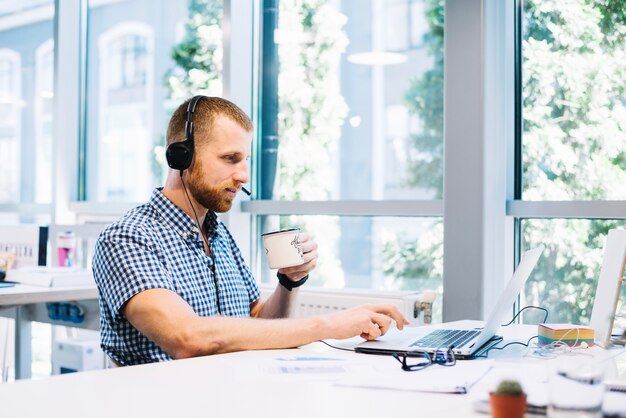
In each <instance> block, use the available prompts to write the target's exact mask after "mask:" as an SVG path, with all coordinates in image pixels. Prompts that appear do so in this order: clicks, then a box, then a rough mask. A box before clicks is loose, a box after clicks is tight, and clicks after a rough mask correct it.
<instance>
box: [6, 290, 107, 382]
mask: <svg viewBox="0 0 626 418" xmlns="http://www.w3.org/2000/svg"><path fill="white" fill-rule="evenodd" d="M66 301H81V305H82V306H83V308H84V309H85V320H84V321H83V322H82V323H80V324H75V323H72V322H65V321H52V320H50V319H49V318H48V312H47V309H46V303H49V302H66ZM97 301H98V289H97V288H96V287H95V286H72V287H50V288H47V287H38V286H27V285H21V284H16V285H15V286H13V287H6V288H0V316H4V317H8V318H14V319H15V378H16V379H27V378H30V377H31V361H32V358H31V322H32V321H36V322H46V323H51V324H55V325H65V326H70V327H79V328H88V329H93V330H99V329H100V328H99V327H100V323H99V320H98V318H99V308H98V302H97Z"/></svg>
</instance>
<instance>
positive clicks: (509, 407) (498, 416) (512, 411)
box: [489, 392, 526, 418]
mask: <svg viewBox="0 0 626 418" xmlns="http://www.w3.org/2000/svg"><path fill="white" fill-rule="evenodd" d="M489 403H490V404H491V416H492V417H493V418H523V417H524V413H525V412H526V395H520V396H511V395H498V394H496V393H494V392H491V393H490V394H489Z"/></svg>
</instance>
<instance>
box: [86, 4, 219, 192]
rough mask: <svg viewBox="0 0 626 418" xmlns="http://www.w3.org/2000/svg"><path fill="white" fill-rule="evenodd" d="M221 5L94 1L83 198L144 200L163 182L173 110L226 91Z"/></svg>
mask: <svg viewBox="0 0 626 418" xmlns="http://www.w3.org/2000/svg"><path fill="white" fill-rule="evenodd" d="M221 3H222V2H221V1H216V0H212V1H209V2H207V1H199V0H193V1H187V0H178V1H167V0H158V1H156V2H155V1H149V0H122V1H108V2H102V1H99V0H90V1H89V3H88V4H89V8H88V27H89V30H88V38H87V51H88V57H87V74H86V79H87V87H86V96H87V108H86V114H87V118H86V121H87V122H86V138H85V140H86V147H85V149H86V157H87V158H86V161H87V163H86V166H85V167H84V168H83V171H84V172H85V173H86V187H85V189H84V190H83V191H82V192H81V194H82V195H81V196H80V197H81V198H82V199H84V200H88V201H97V202H116V201H117V202H141V201H145V200H146V199H147V198H148V197H149V196H150V193H151V191H152V189H153V188H154V187H156V186H160V185H162V184H163V181H164V178H165V173H166V171H165V169H166V166H165V160H164V144H165V130H166V127H167V122H168V120H169V116H170V114H171V112H172V111H173V110H174V108H175V107H177V106H178V105H179V104H180V103H181V102H182V101H183V100H184V99H186V98H187V97H189V96H191V95H194V94H199V93H204V94H214V95H215V94H217V95H219V94H221V88H220V86H219V84H220V70H221V43H222V31H221V28H220V23H221V12H222V4H221Z"/></svg>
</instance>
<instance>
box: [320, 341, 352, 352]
mask: <svg viewBox="0 0 626 418" xmlns="http://www.w3.org/2000/svg"><path fill="white" fill-rule="evenodd" d="M319 342H321V343H324V344H326V345H327V346H329V347H330V348H334V349H335V350H343V351H352V352H354V351H356V350H355V349H354V348H343V347H335V346H334V345H332V344H328V343H327V342H326V341H324V340H319Z"/></svg>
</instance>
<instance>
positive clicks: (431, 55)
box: [247, 0, 443, 291]
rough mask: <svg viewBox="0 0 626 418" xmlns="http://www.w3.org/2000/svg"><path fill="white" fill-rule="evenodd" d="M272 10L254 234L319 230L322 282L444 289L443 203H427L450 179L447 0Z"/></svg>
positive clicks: (315, 279)
mask: <svg viewBox="0 0 626 418" xmlns="http://www.w3.org/2000/svg"><path fill="white" fill-rule="evenodd" d="M262 15H263V21H262V26H263V29H262V33H263V34H264V35H263V38H262V40H261V45H262V47H261V64H262V65H261V69H260V72H261V77H260V91H261V94H260V98H259V122H260V124H259V126H260V129H259V132H258V134H259V137H258V138H259V139H258V141H257V146H256V150H257V152H256V153H255V154H256V160H255V167H256V178H257V180H258V184H257V185H256V192H257V198H258V199H261V200H262V202H258V201H255V202H252V204H250V205H249V206H248V208H247V210H249V211H250V212H252V213H253V214H254V215H255V216H257V218H256V219H257V226H258V229H257V232H258V234H257V235H260V233H263V232H266V231H269V230H274V229H278V228H284V227H287V226H298V227H300V228H302V229H304V230H306V231H307V232H309V233H310V234H311V235H313V236H314V238H315V240H316V241H317V242H318V243H319V246H320V251H321V253H322V254H323V257H320V260H319V267H318V268H317V269H316V271H315V273H314V274H313V276H312V279H311V281H312V283H313V284H314V285H319V286H329V287H360V288H372V289H423V288H431V289H436V290H439V291H440V290H441V262H442V257H443V254H442V252H443V251H442V240H443V225H442V222H441V215H442V213H441V210H440V209H439V210H434V211H430V210H428V209H425V208H426V207H434V206H437V205H440V203H441V201H440V200H439V199H441V198H442V189H443V180H442V178H443V2H442V1H425V0H424V1H408V0H400V1H399V0H388V1H342V2H334V1H327V2H325V1H321V2H320V1H294V0H281V1H279V2H278V9H277V10H276V9H271V8H267V9H264V10H263V13H262ZM399 16H401V18H402V19H401V21H400V22H398V18H399ZM364 28H367V30H365V29H364ZM420 204H424V205H423V206H420ZM429 205H430V206H429ZM277 212H278V213H289V214H291V215H292V216H284V217H278V216H268V215H270V214H271V213H277ZM298 215H317V216H298ZM424 216H427V217H424ZM430 216H434V218H430ZM257 244H260V242H259V243H257ZM257 262H258V263H259V264H257V266H259V265H262V264H261V263H263V262H264V260H263V257H260V258H258V259H257ZM257 272H262V275H263V276H264V279H265V276H266V272H267V270H266V269H265V268H260V269H257ZM267 280H273V279H272V277H267Z"/></svg>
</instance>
